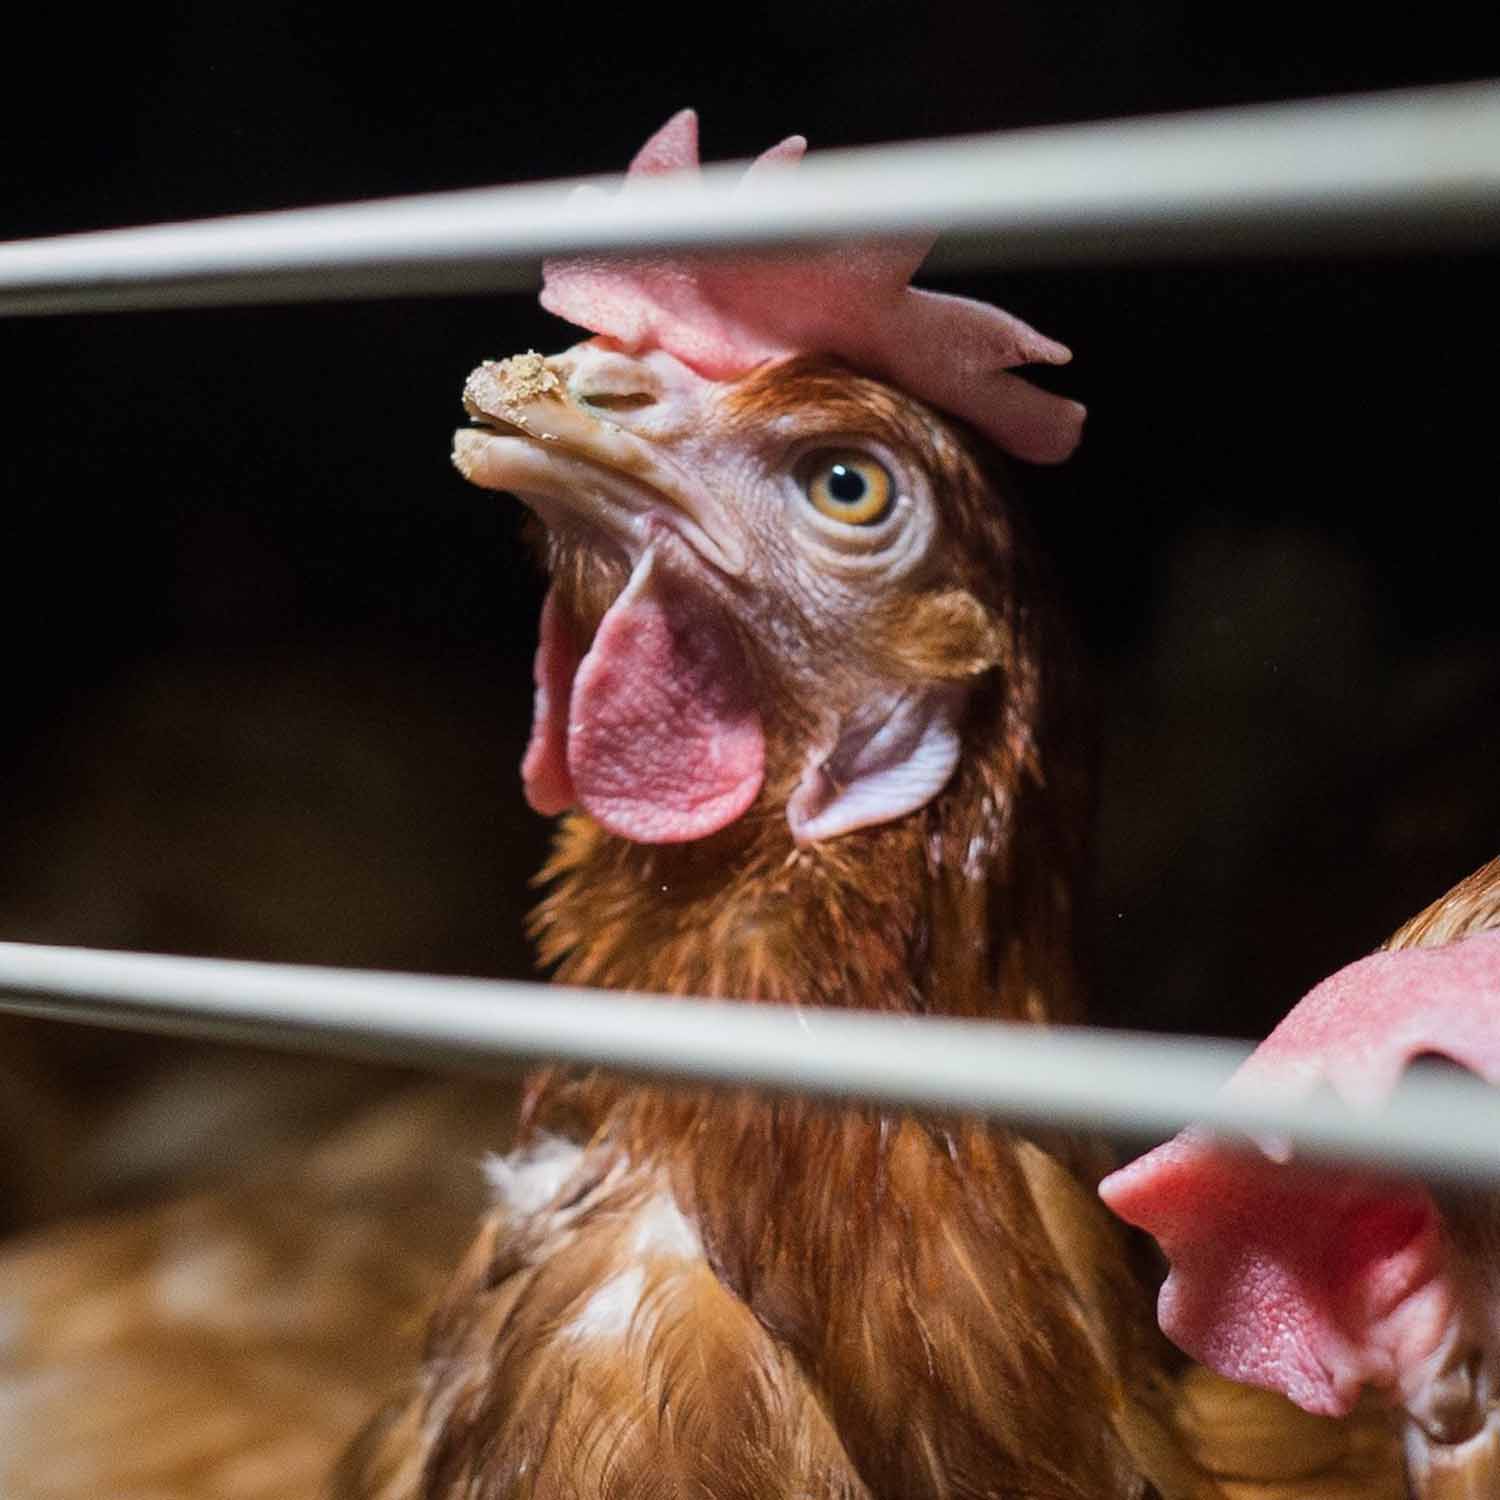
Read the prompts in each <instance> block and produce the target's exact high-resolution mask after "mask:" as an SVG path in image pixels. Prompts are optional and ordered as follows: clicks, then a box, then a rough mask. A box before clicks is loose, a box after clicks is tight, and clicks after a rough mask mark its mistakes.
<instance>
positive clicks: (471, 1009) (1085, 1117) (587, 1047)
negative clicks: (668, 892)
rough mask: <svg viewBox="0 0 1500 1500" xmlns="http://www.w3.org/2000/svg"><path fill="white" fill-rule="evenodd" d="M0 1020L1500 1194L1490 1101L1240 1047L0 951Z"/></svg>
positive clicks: (222, 964)
mask: <svg viewBox="0 0 1500 1500" xmlns="http://www.w3.org/2000/svg"><path fill="white" fill-rule="evenodd" d="M0 1010H5V1011H11V1012H14V1013H17V1014H21V1015H29V1016H43V1017H50V1018H53V1019H56V1020H65V1021H83V1022H91V1023H94V1024H98V1025H104V1026H111V1027H118V1028H125V1029H131V1030H144V1031H156V1032H165V1033H169V1034H178V1035H187V1036H201V1037H211V1038H219V1039H229V1040H236V1041H253V1042H257V1043H262V1044H266V1045H274V1046H283V1047H291V1048H295V1049H299V1050H321V1051H333V1052H338V1053H343V1054H347V1055H352V1056H362V1057H374V1058H385V1059H388V1060H394V1061H399V1062H402V1063H420V1062H426V1063H430V1064H436V1065H441V1066H446V1067H452V1068H461V1069H464V1070H472V1071H480V1072H501V1071H507V1070H510V1069H513V1068H515V1067H516V1066H517V1065H518V1064H535V1063H541V1062H559V1063H575V1064H595V1065H599V1066H603V1067H607V1068H613V1069H618V1070H621V1071H624V1072H628V1073H632V1074H641V1075H648V1076H652V1077H661V1078H668V1079H675V1080H686V1081H690V1082H696V1083H711V1084H726V1085H753V1086H757V1087H762V1088H767V1089H773V1090H780V1091H791V1092H797V1093H807V1094H811V1095H814V1096H817V1097H821V1098H826V1099H844V1100H847V1099H863V1100H870V1101H874V1102H877V1103H879V1104H883V1105H888V1106H896V1107H900V1108H910V1109H917V1110H925V1111H932V1112H938V1113H975V1114H982V1115H987V1116H991V1117H993V1118H995V1119H999V1120H1005V1121H1010V1122H1012V1123H1015V1124H1018V1125H1023V1126H1032V1127H1049V1126H1050V1127H1057V1128H1067V1129H1084V1130H1089V1131H1097V1132H1101V1133H1105V1134H1109V1135H1114V1136H1123V1137H1129V1138H1133V1139H1135V1140H1138V1141H1139V1140H1143V1139H1146V1138H1151V1139H1154V1138H1158V1137H1161V1136H1165V1135H1167V1134H1170V1133H1171V1132H1173V1131H1175V1130H1177V1129H1179V1128H1180V1127H1182V1126H1183V1125H1186V1124H1189V1123H1191V1122H1194V1121H1197V1122H1200V1123H1202V1124H1204V1125H1206V1126H1208V1127H1209V1128H1211V1129H1214V1130H1218V1131H1223V1132H1225V1133H1228V1134H1232V1135H1242V1134H1244V1135H1253V1136H1256V1137H1258V1138H1266V1137H1280V1138H1284V1139H1285V1140H1287V1141H1290V1142H1291V1143H1293V1144H1294V1145H1295V1146H1296V1147H1297V1148H1298V1150H1299V1151H1300V1152H1302V1153H1305V1154H1308V1155H1316V1156H1326V1157H1332V1158H1336V1159H1341V1160H1351V1161H1359V1162H1366V1163H1371V1164H1377V1165H1386V1166H1389V1167H1392V1168H1401V1169H1404V1170H1409V1171H1413V1172H1417V1173H1420V1174H1423V1175H1425V1176H1430V1177H1446V1178H1457V1179H1462V1180H1465V1181H1472V1180H1476V1179H1478V1180H1485V1181H1491V1182H1500V1091H1497V1090H1493V1089H1490V1088H1487V1087H1485V1086H1484V1085H1482V1084H1480V1083H1479V1082H1478V1081H1477V1080H1474V1079H1471V1078H1468V1077H1463V1076H1451V1077H1450V1076H1446V1075H1445V1076H1443V1077H1440V1078H1432V1077H1410V1078H1408V1079H1407V1080H1406V1082H1405V1083H1403V1085H1402V1087H1401V1088H1400V1090H1399V1091H1398V1092H1397V1094H1396V1096H1395V1097H1394V1099H1393V1100H1392V1101H1391V1102H1390V1103H1389V1105H1388V1106H1387V1107H1385V1108H1384V1109H1383V1110H1382V1111H1381V1112H1380V1113H1379V1114H1355V1113H1353V1112H1351V1111H1349V1110H1348V1109H1346V1108H1344V1107H1343V1106H1341V1105H1339V1104H1337V1103H1336V1102H1334V1101H1332V1100H1329V1099H1326V1098H1318V1099H1313V1100H1310V1101H1307V1102H1304V1103H1302V1104H1299V1105H1297V1106H1295V1107H1285V1106H1283V1107H1274V1106H1272V1105H1270V1104H1259V1105H1258V1104H1255V1103H1252V1102H1247V1101H1244V1100H1238V1101H1234V1100H1228V1099H1225V1098H1222V1097H1221V1096H1220V1094H1219V1088H1220V1086H1221V1085H1222V1083H1223V1082H1224V1080H1225V1079H1226V1078H1227V1077H1228V1075H1229V1073H1230V1072H1231V1071H1232V1070H1233V1069H1234V1067H1235V1066H1236V1065H1237V1064H1238V1063H1239V1062H1240V1061H1242V1060H1243V1058H1244V1057H1245V1055H1246V1050H1247V1049H1246V1048H1245V1047H1243V1046H1239V1045H1235V1044H1232V1043H1225V1042H1213V1041H1207V1040H1201V1039H1185V1038H1158V1037H1147V1036H1139V1035H1130V1034H1126V1033H1118V1032H1105V1031H1093V1030H1084V1029H1073V1028H1065V1027H1059V1028H1042V1027H1037V1026H1030V1025H1019V1024H1006V1023H1001V1022H978V1021H954V1020H938V1019H930V1018H919V1017H911V1016H890V1015H877V1014H873V1013H870V1012H859V1011H828V1010H822V1009H809V1008H805V1007H798V1006H772V1005H751V1004H745V1003H734V1002H726V1001H706V1000H681V999H667V998H659V997H650V996H643V995H631V994H616V993H612V992H609V993H606V992H602V991H597V990H583V989H576V988H569V987H567V986H562V985H539V984H522V983H512V982H503V981H495V980H475V979H450V978H438V977H433V976H422V975H407V974H388V973H371V972H363V971H358V970H342V969H324V968H306V967H297V966H292V965H285V964H260V963H242V962H231V961H227V960H221V959H200V958H176V957H167V956H163V955H157V954H134V953H115V952H100V951H96V950H89V949H77V948H55V947H43V946H39V945H32V944H26V943H0Z"/></svg>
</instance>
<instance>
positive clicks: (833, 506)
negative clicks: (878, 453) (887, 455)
mask: <svg viewBox="0 0 1500 1500" xmlns="http://www.w3.org/2000/svg"><path fill="white" fill-rule="evenodd" d="M801 470H802V472H801V479H802V489H803V493H804V494H806V496H807V498H808V499H809V500H810V501H812V503H813V506H814V507H815V508H816V509H817V510H819V511H821V512H822V514H823V515H825V516H829V517H831V518H832V519H833V520H835V521H844V522H847V523H848V524H849V525H851V526H870V525H873V524H874V523H875V522H876V521H880V520H883V519H884V518H885V517H886V515H887V514H889V512H890V508H891V505H892V502H893V501H894V500H895V496H896V482H895V480H893V479H892V478H891V472H890V470H889V469H887V468H886V466H885V465H884V464H883V463H881V462H880V461H879V459H875V458H871V457H870V455H869V454H868V453H858V452H853V451H845V450H843V449H825V450H824V451H823V452H821V453H814V454H813V455H812V456H811V457H810V458H808V460H807V461H806V462H805V463H804V464H803V465H802V466H801Z"/></svg>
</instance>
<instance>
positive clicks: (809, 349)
mask: <svg viewBox="0 0 1500 1500" xmlns="http://www.w3.org/2000/svg"><path fill="white" fill-rule="evenodd" d="M806 146H807V143H806V141H804V140H803V139H802V137H801V136H795V135H794V136H789V137H788V138H787V139H786V140H784V141H782V142H781V144H780V145H778V146H773V147H772V148H771V149H770V150H769V151H767V152H765V153H764V154H763V155H762V156H760V157H759V159H758V160H757V161H756V162H755V163H754V164H753V165H752V166H751V168H750V170H749V171H748V172H747V173H746V175H745V180H746V181H749V180H752V179H754V180H763V179H764V178H765V177H766V176H767V175H769V174H771V173H775V172H782V171H787V170H789V169H790V168H792V167H794V166H795V165H796V164H797V162H798V161H799V160H800V159H801V157H802V154H803V152H804V151H805V150H806ZM698 165H699V164H698V117H697V116H696V115H695V114H694V113H693V111H692V110H690V109H685V110H682V111H681V112H680V113H678V114H676V115H673V116H672V118H671V119H670V120H668V121H667V123H666V124H665V125H664V126H662V128H661V129H660V130H659V131H657V133H656V134H655V135H654V136H652V137H651V139H650V140H649V141H647V142H646V144H645V145H644V146H643V147H642V148H641V149H640V151H639V152H638V153H637V154H636V157H635V160H634V161H632V162H631V164H630V171H629V174H628V176H627V178H626V182H625V188H624V191H625V192H626V193H627V194H628V193H630V192H631V190H632V187H633V185H634V184H636V183H638V182H639V181H640V180H641V179H642V178H645V177H652V176H657V175H660V174H662V173H673V172H676V173H691V174H694V175H695V176H696V175H697V172H698ZM585 191H587V190H585ZM595 191H597V190H595ZM935 238H936V236H923V237H921V238H917V239H905V240H886V241H878V242H866V243H862V244H850V245H840V246H833V247H828V248H821V249H815V250H803V251H797V252H788V253H784V254H759V255H745V254H742V255H734V256H722V257H689V256H684V255H670V256H668V255H651V256H642V257H638V258H634V259H629V260H609V259H603V258H598V257H593V256H580V257H575V258H569V259H564V260H549V261H548V262H547V264H546V267H545V270H544V286H543V290H542V305H543V306H544V307H545V308H547V309H548V310H549V311H551V312H554V313H556V314H558V316H559V317H563V318H566V319H568V321H569V322H571V323H576V324H578V325H579V326H580V327H583V328H587V329H589V330H591V331H592V332H594V333H598V334H603V335H604V336H605V337H607V338H609V339H612V340H614V341H615V342H616V343H618V344H620V345H621V346H622V347H623V348H625V349H627V350H630V351H631V352H639V351H642V350H645V349H648V348H659V349H664V350H666V351H667V353H669V354H673V355H675V356H676V357H677V358H678V359H680V360H682V361H683V363H684V364H687V365H690V366H691V367H692V368H693V369H694V370H696V371H697V372H698V373H699V374H700V375H703V376H706V377H707V378H708V379H710V380H734V379H737V378H739V377H740V376H742V375H744V374H746V373H748V372H749V371H750V370H752V369H754V368H755V367H756V366H757V365H759V364H763V363H764V362H765V361H767V360H771V359H780V358H784V357H786V356H788V355H792V354H834V355H837V356H839V357H840V358H842V359H845V360H847V361H848V362H849V363H850V364H851V365H854V366H855V367H856V368H858V369H860V370H863V371H866V372H868V373H869V374H872V375H876V376H879V377H880V378H882V379H885V380H889V381H891V382H892V383H893V384H895V385H897V386H899V387H901V389H903V390H905V391H907V392H909V393H910V394H911V395H914V396H917V397H919V398H920V399H922V400H924V401H929V402H931V403H932V404H933V405H934V406H937V407H940V408H942V409H943V410H944V411H947V412H951V413H953V414H954V415H955V416H959V417H962V418H964V419H965V420H966V421H969V422H972V423H973V424H974V425H975V426H976V427H978V428H979V429H980V430H981V431H982V432H984V433H985V434H986V435H987V436H988V437H990V438H991V439H992V440H993V441H994V442H995V443H997V444H998V445H999V446H1000V447H1001V448H1003V449H1005V450H1006V451H1007V452H1008V453H1012V454H1014V455H1015V456H1016V457H1018V458H1024V459H1028V460H1030V461H1031V462H1033V463H1057V462H1059V461H1061V460H1062V459H1065V458H1066V457H1068V455H1069V454H1070V453H1072V451H1073V449H1074V448H1076V447H1077V445H1078V438H1079V434H1080V432H1081V431H1082V427H1083V415H1084V413H1083V407H1081V406H1080V405H1079V404H1078V403H1077V402H1076V401H1068V400H1066V399H1064V398H1063V397H1061V396H1054V395H1052V394H1051V393H1050V392H1047V391H1043V390H1041V389H1039V388H1038V387H1036V386H1034V385H1032V384H1030V383H1029V382H1028V381H1025V380H1022V379H1021V378H1020V377H1019V376H1017V375H1012V374H1009V373H1008V371H1009V370H1010V369H1011V368H1012V367H1013V366H1015V365H1022V364H1028V363H1037V362H1040V363H1042V364H1054V365H1055V364H1064V363H1066V362H1067V360H1068V359H1070V358H1071V357H1072V356H1071V355H1070V354H1069V352H1068V350H1067V349H1066V348H1065V347H1064V346H1063V345H1061V344H1059V343H1056V342H1055V341H1054V340H1052V339H1049V338H1044V337H1043V336H1042V335H1041V334H1039V333H1038V332H1037V331H1036V330H1035V329H1034V328H1031V327H1029V326H1028V325H1027V324H1025V323H1023V322H1022V321H1021V320H1020V319H1019V318H1013V317H1011V316H1010V314H1008V313H1004V312H1001V311H1000V309H999V308H996V307H990V306H988V305H987V304H985V303H982V302H974V301H971V300H969V299H967V298H963V297H949V296H944V295H941V294H939V293H936V292H923V291H917V290H916V289H915V288H913V287H911V286H908V285H907V283H908V281H909V280H910V278H911V275H912V273H913V272H914V271H915V270H916V269H917V267H918V266H919V265H920V264H921V262H922V260H923V258H924V257H925V256H926V254H927V252H928V250H929V249H931V247H932V243H933V240H934V239H935Z"/></svg>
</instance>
